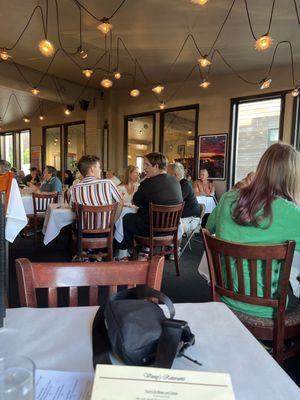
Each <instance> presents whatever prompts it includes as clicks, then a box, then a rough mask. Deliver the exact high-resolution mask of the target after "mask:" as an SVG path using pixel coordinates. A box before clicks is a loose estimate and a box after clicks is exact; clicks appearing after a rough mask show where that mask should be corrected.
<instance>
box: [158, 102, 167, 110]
mask: <svg viewBox="0 0 300 400" xmlns="http://www.w3.org/2000/svg"><path fill="white" fill-rule="evenodd" d="M165 107H166V103H165V102H164V101H161V102H160V103H159V108H160V109H161V110H164V109H165Z"/></svg>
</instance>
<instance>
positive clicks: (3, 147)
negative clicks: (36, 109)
mask: <svg viewBox="0 0 300 400" xmlns="http://www.w3.org/2000/svg"><path fill="white" fill-rule="evenodd" d="M0 158H1V159H3V160H7V161H9V162H10V164H11V165H12V166H13V167H15V168H17V170H20V169H21V170H23V171H24V172H25V174H28V173H29V168H30V130H29V129H27V130H23V131H18V132H6V133H3V134H1V135H0Z"/></svg>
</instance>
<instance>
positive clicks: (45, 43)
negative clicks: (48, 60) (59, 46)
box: [39, 39, 55, 57]
mask: <svg viewBox="0 0 300 400" xmlns="http://www.w3.org/2000/svg"><path fill="white" fill-rule="evenodd" d="M39 51H40V52H41V53H42V54H43V56H46V57H51V56H52V55H53V54H54V51H55V47H54V46H53V44H52V43H51V42H50V41H49V40H47V39H42V40H41V41H40V42H39Z"/></svg>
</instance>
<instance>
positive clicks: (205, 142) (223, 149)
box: [198, 133, 227, 180]
mask: <svg viewBox="0 0 300 400" xmlns="http://www.w3.org/2000/svg"><path fill="white" fill-rule="evenodd" d="M198 140H199V171H200V170H201V169H207V171H208V175H209V178H210V179H215V180H225V179H226V161H227V133H221V134H218V135H200V136H199V139H198Z"/></svg>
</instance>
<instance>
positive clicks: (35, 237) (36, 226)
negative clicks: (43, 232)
mask: <svg viewBox="0 0 300 400" xmlns="http://www.w3.org/2000/svg"><path fill="white" fill-rule="evenodd" d="M37 229H38V221H37V218H34V240H35V241H37Z"/></svg>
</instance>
